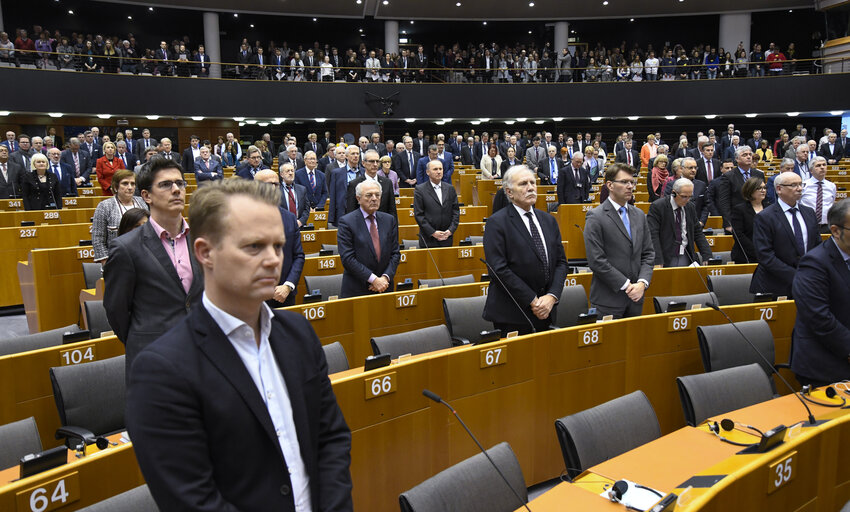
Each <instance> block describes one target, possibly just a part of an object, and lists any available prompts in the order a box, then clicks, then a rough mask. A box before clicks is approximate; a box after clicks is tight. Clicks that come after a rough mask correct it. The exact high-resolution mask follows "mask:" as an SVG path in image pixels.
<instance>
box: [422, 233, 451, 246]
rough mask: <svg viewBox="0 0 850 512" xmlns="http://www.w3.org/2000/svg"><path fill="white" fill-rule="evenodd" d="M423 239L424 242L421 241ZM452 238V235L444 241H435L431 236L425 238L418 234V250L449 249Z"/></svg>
mask: <svg viewBox="0 0 850 512" xmlns="http://www.w3.org/2000/svg"><path fill="white" fill-rule="evenodd" d="M423 238H424V240H423ZM453 238H454V235H452V236H450V237H448V238H446V239H445V240H437V239H436V238H434V237H432V236H429V237H426V236H425V235H423V234H422V233H419V248H420V249H431V248H434V247H451V246H452V239H453ZM426 244H427V245H426Z"/></svg>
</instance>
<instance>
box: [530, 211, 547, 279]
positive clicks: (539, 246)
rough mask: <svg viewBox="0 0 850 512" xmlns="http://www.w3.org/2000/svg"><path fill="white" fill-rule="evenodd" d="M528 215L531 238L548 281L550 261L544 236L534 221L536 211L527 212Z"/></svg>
mask: <svg viewBox="0 0 850 512" xmlns="http://www.w3.org/2000/svg"><path fill="white" fill-rule="evenodd" d="M525 216H526V217H528V228H529V229H530V230H531V239H532V240H533V241H534V249H535V250H536V251H537V255H538V256H540V261H542V262H543V277H544V278H545V279H546V282H547V283H548V282H549V261H548V260H547V259H546V249H545V248H544V247H543V237H541V236H540V231H537V225H536V224H535V223H534V213H532V212H526V213H525Z"/></svg>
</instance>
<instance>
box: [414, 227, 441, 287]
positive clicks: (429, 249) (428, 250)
mask: <svg viewBox="0 0 850 512" xmlns="http://www.w3.org/2000/svg"><path fill="white" fill-rule="evenodd" d="M419 239H420V240H422V245H424V246H425V251H427V252H428V256H430V257H431V262H432V263H433V264H434V268H435V269H437V275H438V276H440V285H441V286H445V285H446V281H445V279H443V274H442V272H440V267H438V266H437V260H435V259H434V255H433V254H431V248H430V247H428V243H427V242H426V241H425V237H424V236H422V231H421V230H420V231H419Z"/></svg>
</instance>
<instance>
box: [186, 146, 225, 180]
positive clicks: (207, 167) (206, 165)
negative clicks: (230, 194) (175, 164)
mask: <svg viewBox="0 0 850 512" xmlns="http://www.w3.org/2000/svg"><path fill="white" fill-rule="evenodd" d="M199 153H200V156H198V158H196V159H195V161H194V162H193V163H192V169H194V170H195V181H197V183H198V186H201V184H205V183H209V182H212V181H218V180H221V179H224V170H223V169H222V168H221V162H219V161H218V160H216V159H214V158H212V154H211V153H210V148H208V147H206V146H203V147H201V149H200V151H199Z"/></svg>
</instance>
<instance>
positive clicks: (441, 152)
mask: <svg viewBox="0 0 850 512" xmlns="http://www.w3.org/2000/svg"><path fill="white" fill-rule="evenodd" d="M437 158H439V159H440V160H442V161H443V181H445V182H446V183H451V182H452V173H453V172H454V171H455V163H454V155H453V154H452V153H450V152H448V151H446V143H445V142H444V141H443V140H439V141H437ZM446 178H448V179H446ZM425 179H426V180H427V179H428V174H427V173H426V174H425Z"/></svg>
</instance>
